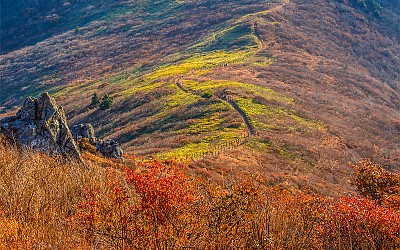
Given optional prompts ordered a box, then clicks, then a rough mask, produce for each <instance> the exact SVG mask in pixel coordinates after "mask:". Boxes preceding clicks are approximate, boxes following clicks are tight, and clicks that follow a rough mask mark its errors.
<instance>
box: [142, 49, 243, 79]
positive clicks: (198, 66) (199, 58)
mask: <svg viewBox="0 0 400 250" xmlns="http://www.w3.org/2000/svg"><path fill="white" fill-rule="evenodd" d="M250 55H251V52H248V51H235V52H225V51H221V50H218V51H213V52H208V53H201V54H196V55H194V56H192V57H190V58H188V59H185V60H183V61H182V63H180V64H178V65H166V66H164V67H160V68H159V69H157V70H155V71H154V72H153V73H150V74H147V75H146V78H148V79H150V80H156V79H160V78H165V77H170V76H176V75H182V74H186V73H188V72H190V71H192V70H204V69H210V68H216V67H219V66H222V65H226V64H235V63H239V62H243V61H244V60H245V59H246V58H247V57H249V56H250Z"/></svg>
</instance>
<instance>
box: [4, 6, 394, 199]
mask: <svg viewBox="0 0 400 250" xmlns="http://www.w3.org/2000/svg"><path fill="white" fill-rule="evenodd" d="M86 4H87V3H86ZM385 4H387V3H386V2H382V5H383V6H384V8H383V9H382V10H380V17H377V16H375V15H374V14H373V13H374V12H373V11H372V12H371V11H370V10H369V9H363V8H361V7H360V6H358V5H357V4H355V3H354V2H352V1H351V2H348V1H305V0H292V1H288V0H285V1H271V2H260V1H251V0H248V1H235V0H229V1H207V0H203V1H167V0H164V1H157V2H154V1H140V2H138V3H136V4H134V3H133V2H131V1H118V4H116V6H118V7H117V10H116V12H115V11H114V12H112V13H118V14H112V15H106V17H103V18H99V19H97V20H96V21H93V22H89V23H87V24H86V25H83V26H82V27H79V28H76V27H75V28H74V29H71V30H68V31H66V32H64V31H62V29H60V30H61V31H60V32H59V33H58V34H59V35H51V34H53V33H51V34H50V35H49V38H48V39H45V40H43V41H42V42H39V43H37V44H35V45H33V46H31V47H24V48H21V49H16V50H14V51H10V52H7V53H6V54H4V55H2V57H1V61H2V64H1V65H2V66H1V70H2V72H3V77H2V86H1V88H2V94H1V99H0V100H1V104H2V105H3V111H2V112H3V113H7V112H13V108H12V107H13V106H15V105H21V104H22V101H23V98H24V97H26V96H28V95H31V94H37V93H39V92H41V91H50V92H51V93H53V94H54V95H56V96H58V100H59V101H60V102H61V103H62V104H63V105H64V106H65V109H66V112H67V116H68V118H69V119H70V120H71V122H72V123H73V124H76V123H81V122H91V123H93V125H94V126H95V128H96V130H97V131H98V132H99V133H100V134H101V135H103V136H104V137H109V138H113V139H117V140H119V141H121V142H123V145H124V147H125V149H127V151H129V152H131V153H132V154H135V155H156V156H157V157H159V158H171V157H179V158H182V157H186V156H187V157H189V158H192V159H193V160H194V161H193V163H192V165H193V168H194V169H195V170H196V171H198V172H199V173H200V174H205V175H210V176H212V177H213V178H218V176H219V175H221V176H223V175H227V174H232V173H237V172H238V171H240V170H241V169H248V170H253V171H261V172H264V173H265V174H266V175H268V176H269V179H270V181H271V182H274V183H276V182H277V183H281V184H282V185H293V186H295V187H309V188H312V189H314V190H316V191H318V192H324V190H327V189H330V190H336V191H340V190H341V189H342V188H347V185H348V183H347V176H348V172H349V169H347V168H346V167H345V164H346V162H348V161H355V160H358V159H359V158H364V157H371V158H373V160H374V161H376V162H379V163H381V164H387V165H391V166H393V167H394V168H395V169H397V170H398V168H399V161H400V150H399V148H398V145H399V144H400V138H399V136H400V121H399V117H400V113H399V110H400V97H399V91H400V90H399V81H398V80H399V75H400V71H399V67H398V65H399V57H398V55H399V52H400V47H399V36H398V34H399V33H398V32H399V30H398V27H399V26H398V25H397V24H398V22H399V11H398V9H396V8H393V7H392V6H387V5H385ZM105 6H106V5H105ZM89 12H90V11H89ZM66 20H69V19H68V18H67V19H66ZM67 23H68V22H67ZM56 33H57V32H56ZM15 48H18V46H16V47H15ZM93 92H97V93H99V94H101V95H102V94H106V93H110V94H111V95H112V96H113V97H114V98H115V102H114V105H113V106H112V108H111V109H109V110H106V111H100V110H98V109H89V108H88V107H89V104H90V98H91V95H92V94H93ZM205 167H206V168H208V169H210V168H211V170H212V171H211V172H210V171H209V170H204V169H203V168H205ZM329 192H335V191H329Z"/></svg>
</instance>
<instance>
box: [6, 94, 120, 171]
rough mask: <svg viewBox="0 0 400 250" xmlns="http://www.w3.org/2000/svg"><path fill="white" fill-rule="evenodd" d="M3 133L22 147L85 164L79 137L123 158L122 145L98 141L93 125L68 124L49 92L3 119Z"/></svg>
mask: <svg viewBox="0 0 400 250" xmlns="http://www.w3.org/2000/svg"><path fill="white" fill-rule="evenodd" d="M0 133H1V134H3V135H5V136H6V137H7V138H9V139H11V140H13V141H15V142H17V143H18V144H20V145H21V146H24V147H27V148H31V149H34V150H38V151H41V152H46V153H53V154H61V155H63V156H64V157H66V158H74V159H77V160H78V161H80V162H82V163H83V160H82V157H81V154H80V151H79V148H78V146H77V144H76V142H77V141H78V140H81V139H83V138H87V139H88V140H89V142H90V143H91V144H93V145H95V146H96V149H97V150H98V151H99V152H100V153H101V154H103V155H104V156H106V157H113V158H120V159H123V158H122V150H121V147H120V145H119V144H118V143H117V142H115V141H113V140H106V141H103V140H99V139H97V138H96V137H95V136H94V129H93V127H92V126H91V125H90V124H79V125H76V126H74V127H73V129H72V133H71V131H70V129H69V127H68V124H67V120H66V117H65V113H64V110H63V108H62V107H60V106H58V105H57V104H56V102H55V100H54V98H52V97H51V96H50V95H49V94H48V93H43V94H42V95H41V96H40V97H39V98H37V99H36V98H33V97H28V98H27V99H26V100H25V102H24V104H23V106H22V108H21V109H20V110H19V111H18V112H17V114H16V115H15V116H10V117H6V118H3V119H1V120H0Z"/></svg>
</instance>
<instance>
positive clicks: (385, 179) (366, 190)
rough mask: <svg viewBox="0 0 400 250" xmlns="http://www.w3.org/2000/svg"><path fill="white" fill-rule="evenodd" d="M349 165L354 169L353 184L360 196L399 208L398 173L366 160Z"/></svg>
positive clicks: (399, 187)
mask: <svg viewBox="0 0 400 250" xmlns="http://www.w3.org/2000/svg"><path fill="white" fill-rule="evenodd" d="M350 166H351V167H352V168H353V169H354V173H353V185H354V186H355V187H356V189H357V191H358V192H359V193H360V194H361V195H362V196H364V197H366V198H370V199H373V200H377V201H378V202H379V203H381V204H386V205H388V206H391V207H394V208H397V209H400V174H398V173H391V172H388V171H386V170H385V169H383V168H382V167H381V166H379V165H376V164H373V163H371V162H370V161H367V160H365V161H360V162H358V163H356V164H351V165H350Z"/></svg>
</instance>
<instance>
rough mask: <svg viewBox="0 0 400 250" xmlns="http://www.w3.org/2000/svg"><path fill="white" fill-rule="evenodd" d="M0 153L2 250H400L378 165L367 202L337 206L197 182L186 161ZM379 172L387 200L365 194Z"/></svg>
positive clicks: (358, 180)
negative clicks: (122, 160) (82, 163)
mask: <svg viewBox="0 0 400 250" xmlns="http://www.w3.org/2000/svg"><path fill="white" fill-rule="evenodd" d="M0 147H1V150H0V173H1V174H0V190H2V196H1V197H0V227H1V233H0V248H2V249H52V248H57V249H93V248H95V249H186V248H189V249H398V247H399V244H400V235H399V232H400V216H399V210H398V209H397V208H396V207H394V206H392V205H391V204H392V203H388V202H386V200H387V199H393V197H398V192H397V193H396V192H395V191H393V190H398V184H396V183H397V182H392V177H393V176H394V177H395V176H396V175H393V174H389V173H387V172H386V171H384V170H382V169H381V168H380V167H377V166H375V165H373V164H366V163H359V164H358V165H357V166H358V167H357V168H356V169H355V170H356V171H355V172H354V183H355V185H356V187H357V188H358V189H359V190H361V191H360V193H361V194H362V195H364V196H365V197H358V196H351V197H340V198H330V197H321V196H319V195H316V194H306V193H304V192H302V191H300V190H298V191H287V190H284V189H282V188H274V187H267V186H266V185H265V184H264V183H265V182H264V181H263V178H262V177H261V176H259V175H256V174H250V173H249V174H243V176H242V177H240V178H239V177H238V178H236V179H235V178H233V179H226V180H225V183H224V185H222V186H221V185H218V184H216V183H215V182H211V181H208V180H205V179H202V178H195V177H193V176H191V175H189V174H188V173H189V171H188V170H187V169H186V167H185V164H184V163H182V162H176V161H168V162H163V163H160V162H157V161H155V160H141V159H136V158H132V159H128V158H127V160H126V162H125V163H124V164H121V163H118V164H114V163H112V162H111V161H104V160H102V161H99V162H97V160H96V159H97V158H96V156H92V157H91V158H90V157H86V161H87V165H88V169H84V168H82V167H81V166H79V165H77V164H75V163H72V162H65V161H63V160H62V159H58V158H55V157H49V156H46V155H42V154H38V153H30V152H21V151H19V150H18V149H12V148H10V147H9V146H0ZM99 159H100V158H99ZM375 168H376V169H379V171H378V172H377V173H379V174H374V175H371V176H374V178H375V177H376V178H375V179H374V178H372V177H371V178H372V179H374V180H375V181H377V180H380V181H378V182H379V183H390V185H389V184H387V185H386V184H384V185H383V184H382V185H378V186H379V188H377V189H373V190H378V191H376V192H377V193H379V194H381V196H379V197H384V198H379V199H372V197H371V196H369V195H368V194H369V193H371V192H367V193H363V192H362V190H364V189H365V190H370V189H369V188H368V185H371V183H375V182H366V181H365V180H370V178H364V177H366V176H370V175H369V174H366V173H370V172H369V171H371V169H372V170H373V169H375ZM392 184H393V185H392ZM357 185H359V186H360V187H363V188H364V189H360V188H359V186H357ZM389 186H390V188H388V187H389ZM396 188H397V189H396ZM388 190H389V191H388ZM376 192H375V191H374V192H372V193H376Z"/></svg>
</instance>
